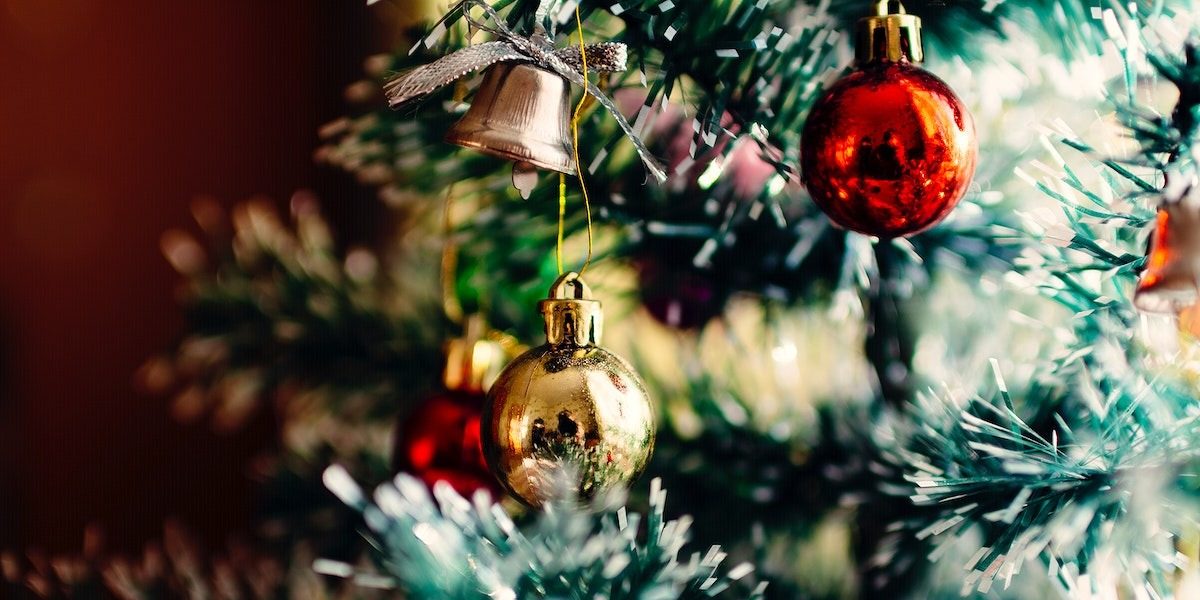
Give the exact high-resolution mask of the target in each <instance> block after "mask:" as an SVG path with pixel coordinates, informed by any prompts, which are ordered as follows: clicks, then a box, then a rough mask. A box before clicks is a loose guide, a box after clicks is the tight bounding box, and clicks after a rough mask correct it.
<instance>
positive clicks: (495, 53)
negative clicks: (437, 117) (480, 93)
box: [383, 0, 667, 182]
mask: <svg viewBox="0 0 1200 600" xmlns="http://www.w3.org/2000/svg"><path fill="white" fill-rule="evenodd" d="M472 7H479V8H482V9H483V11H484V13H485V14H486V16H487V17H488V19H487V22H481V21H477V20H475V19H474V18H473V17H472V16H471V14H470V12H469V9H470V8H472ZM457 10H462V11H463V15H464V16H465V17H466V19H467V21H468V22H469V23H470V24H471V26H473V27H475V28H478V29H482V30H484V31H487V32H489V33H491V34H492V35H494V36H496V37H497V38H499V39H497V40H495V41H491V42H484V43H482V44H475V45H473V46H469V47H467V48H463V49H462V50H458V51H456V52H453V53H451V54H447V55H446V56H443V57H442V58H439V59H437V60H435V61H433V62H432V63H429V64H427V65H422V66H420V67H416V68H415V69H412V70H410V71H407V72H404V73H401V74H399V75H397V76H396V77H395V78H393V79H391V80H390V81H388V82H387V83H386V84H385V85H384V88H383V90H384V93H385V94H386V95H387V99H388V105H389V106H391V107H392V108H398V107H400V106H402V105H403V104H405V103H407V102H410V101H412V100H416V99H419V98H421V97H423V96H426V95H428V94H430V93H431V92H433V91H435V90H437V89H439V88H442V87H444V86H446V85H449V84H451V83H453V82H454V81H456V80H458V79H459V78H460V77H463V76H465V75H467V74H468V73H472V72H474V71H478V70H480V69H483V68H486V67H490V66H491V65H494V64H496V63H498V62H504V61H522V62H529V63H533V64H534V65H537V66H539V67H542V68H544V69H549V70H551V71H554V72H555V73H558V74H559V75H561V76H562V77H563V78H565V79H566V80H567V81H570V82H571V83H574V84H575V85H578V86H582V87H584V88H585V89H586V90H587V92H588V94H590V95H592V96H593V97H594V98H596V101H597V102H599V103H600V104H601V105H602V106H603V107H604V108H605V109H607V110H608V112H609V114H611V115H612V116H613V118H614V119H616V121H617V125H619V126H620V127H621V131H623V132H624V133H625V137H627V138H629V140H630V141H631V142H633V145H634V147H635V148H636V149H637V153H638V156H640V157H641V159H642V163H643V164H645V165H646V169H647V170H648V171H650V173H651V174H652V175H654V177H655V178H656V179H658V181H659V182H662V181H665V180H666V178H667V173H666V170H665V169H664V168H663V166H662V164H660V163H659V162H658V159H656V158H654V156H653V155H651V154H650V150H649V149H648V148H646V144H645V143H644V142H642V139H641V138H640V137H638V135H637V133H635V132H634V131H633V127H632V126H630V124H629V121H627V120H626V119H625V115H623V114H621V111H620V110H619V109H618V108H617V105H616V103H615V102H613V101H612V99H611V98H609V97H608V95H607V94H605V93H604V92H602V91H601V90H600V88H598V87H596V85H595V84H593V83H592V82H590V81H588V80H587V79H586V78H584V76H583V73H582V71H583V68H582V60H581V58H582V57H581V56H580V50H579V47H578V46H570V47H566V48H561V49H557V50H556V49H555V48H554V47H553V46H552V45H551V44H550V40H549V39H548V38H547V37H546V35H545V33H544V31H542V29H541V27H540V26H539V27H538V31H536V32H535V33H534V34H533V35H532V36H530V37H525V36H522V35H520V34H518V33H516V32H514V31H513V30H512V29H510V28H509V27H508V25H507V24H506V23H505V22H504V21H503V20H502V19H501V18H500V17H499V15H497V14H496V11H495V10H493V9H492V7H491V6H488V5H487V4H486V3H484V2H483V1H482V0H463V1H462V2H460V3H459V4H458V5H457V6H455V7H454V8H453V9H451V11H450V13H449V14H453V13H454V12H455V11H457ZM539 12H541V11H540V10H539ZM539 22H540V21H539ZM584 52H585V53H586V57H587V66H588V71H597V72H602V73H603V72H609V73H612V72H619V71H624V70H625V68H626V67H625V59H626V52H625V44H622V43H619V42H603V43H599V44H589V45H587V46H585V47H584Z"/></svg>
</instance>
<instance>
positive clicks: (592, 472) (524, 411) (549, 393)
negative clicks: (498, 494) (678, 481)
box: [481, 273, 654, 507]
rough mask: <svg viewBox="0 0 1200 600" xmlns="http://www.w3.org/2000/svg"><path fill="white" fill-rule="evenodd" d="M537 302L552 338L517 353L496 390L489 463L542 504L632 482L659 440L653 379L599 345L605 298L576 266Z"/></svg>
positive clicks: (518, 493) (511, 486)
mask: <svg viewBox="0 0 1200 600" xmlns="http://www.w3.org/2000/svg"><path fill="white" fill-rule="evenodd" d="M538 309H539V310H540V311H541V312H542V315H543V316H544V317H545V320H546V340H547V343H546V344H544V345H542V346H538V347H537V348H534V349H532V350H530V351H528V352H526V353H525V354H523V355H521V356H519V357H517V359H516V360H514V361H513V362H512V363H510V364H509V365H508V367H506V368H505V369H504V371H503V372H502V373H501V374H500V377H499V379H497V380H496V382H495V384H493V385H492V388H491V390H490V391H489V392H488V396H487V404H486V405H485V407H484V412H483V425H482V432H481V434H482V438H483V454H484V457H485V458H486V460H487V463H488V466H489V467H490V468H491V470H492V473H493V474H495V475H496V477H497V479H499V480H500V483H501V485H503V486H504V488H505V489H506V490H508V491H509V493H511V494H512V495H513V496H515V497H516V498H517V499H519V500H521V501H522V502H524V503H525V504H528V505H530V506H534V507H538V506H541V505H543V504H544V503H546V502H547V501H549V500H552V499H555V498H557V497H558V496H559V495H560V494H562V493H563V492H568V493H575V494H577V495H579V496H580V497H582V498H589V497H592V496H595V495H597V494H602V493H604V492H606V491H608V490H611V489H614V488H621V487H625V486H627V485H628V484H629V483H630V482H632V481H633V480H634V479H636V478H637V477H638V475H640V474H641V473H642V471H643V470H644V469H645V467H646V463H647V462H648V461H649V459H650V453H651V451H652V450H653V448H654V410H653V407H652V405H651V403H650V397H649V395H648V394H647V393H646V388H645V385H644V384H643V383H642V380H641V378H640V377H639V376H638V374H637V373H636V372H635V371H634V370H633V368H632V367H630V366H629V363H627V362H625V361H624V360H622V359H621V358H620V357H618V356H617V355H615V354H613V353H612V352H609V351H608V350H606V349H604V348H603V347H600V346H599V345H598V344H599V341H600V329H601V324H602V323H601V321H602V315H601V313H600V303H599V302H597V301H595V300H592V299H591V292H590V290H589V289H588V287H587V285H585V284H584V283H583V282H582V281H581V280H580V279H579V277H578V275H577V274H575V273H567V274H565V275H563V276H562V277H559V279H558V281H556V282H555V283H554V286H553V287H552V288H551V290H550V298H549V299H548V300H543V301H542V302H540V303H539V304H538ZM564 481H566V482H569V483H570V485H569V486H566V487H567V488H568V489H563V486H562V483H563V482H564ZM571 487H573V488H574V489H569V488H571Z"/></svg>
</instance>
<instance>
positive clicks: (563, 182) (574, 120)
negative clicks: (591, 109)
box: [554, 5, 592, 275]
mask: <svg viewBox="0 0 1200 600" xmlns="http://www.w3.org/2000/svg"><path fill="white" fill-rule="evenodd" d="M575 28H576V30H578V31H579V60H580V62H581V65H582V68H581V69H580V71H581V72H582V73H583V80H584V86H583V96H582V97H580V98H579V104H576V105H575V113H574V114H573V115H571V150H572V152H574V154H575V175H576V176H577V177H579V190H580V191H581V192H582V193H583V209H584V214H585V216H586V218H587V258H585V259H584V261H583V266H582V267H581V268H580V269H579V274H580V275H583V274H584V273H585V272H586V271H587V268H588V265H591V264H592V204H591V201H590V199H589V198H588V192H587V183H585V182H584V180H583V163H581V162H579V116H580V115H581V114H582V113H583V108H584V106H585V105H586V104H587V99H588V89H587V77H588V66H587V50H586V47H585V44H584V40H583V18H582V17H580V16H579V6H578V5H576V6H575ZM566 215H567V176H566V175H565V174H563V173H559V174H558V244H557V245H556V246H555V248H554V256H555V259H556V260H557V262H558V274H559V275H562V274H563V260H562V248H563V226H564V221H565V220H566Z"/></svg>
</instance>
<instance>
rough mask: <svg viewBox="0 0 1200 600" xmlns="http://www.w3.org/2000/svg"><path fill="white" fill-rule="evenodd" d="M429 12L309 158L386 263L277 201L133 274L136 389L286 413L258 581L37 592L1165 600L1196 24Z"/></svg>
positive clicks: (199, 578)
mask: <svg viewBox="0 0 1200 600" xmlns="http://www.w3.org/2000/svg"><path fill="white" fill-rule="evenodd" d="M411 10H412V11H414V12H416V11H417V10H418V9H417V8H416V7H413V8H412V9H411ZM436 12H437V13H438V14H436V15H431V16H432V17H433V19H432V20H431V21H430V22H425V23H421V24H419V25H416V26H414V29H413V30H412V32H411V36H410V38H411V40H412V44H411V46H410V47H404V48H400V49H397V51H396V52H395V53H393V54H388V55H380V56H372V57H369V58H367V59H366V61H365V71H366V73H365V78H364V80H363V81H362V82H360V83H357V84H355V85H354V86H353V87H352V88H351V92H352V93H349V94H348V97H350V98H351V99H352V100H353V103H352V105H351V106H349V107H348V109H347V110H348V115H347V116H346V117H344V118H342V119H339V120H337V121H335V122H333V123H330V124H329V125H327V126H326V127H325V128H323V130H322V131H321V136H322V139H323V140H324V141H323V145H322V146H321V147H320V148H318V149H316V157H317V160H319V161H321V162H323V163H327V164H329V165H330V166H331V168H339V169H344V170H347V171H349V172H351V173H354V174H355V175H357V177H358V179H359V181H360V182H361V183H362V184H363V185H366V186H371V187H373V188H376V189H378V196H379V200H380V202H382V203H385V204H386V205H387V206H389V207H390V208H391V209H392V213H393V214H394V218H395V223H396V233H395V235H394V237H393V239H391V240H390V241H389V242H388V243H386V244H383V245H381V246H380V247H377V248H353V249H350V250H347V251H342V250H340V249H339V246H338V245H337V244H336V243H335V242H334V240H335V238H336V234H335V233H334V232H332V231H330V228H329V227H328V226H327V225H326V223H325V221H324V220H323V219H322V217H321V215H320V208H319V205H318V202H317V200H316V199H314V198H312V197H310V196H307V195H304V194H298V195H297V196H296V197H294V198H293V199H292V201H291V204H290V206H291V214H290V215H288V216H286V217H284V216H280V215H278V214H277V213H276V212H275V211H274V210H273V209H271V208H270V207H268V206H267V205H264V204H257V203H249V204H245V205H242V206H240V207H238V208H237V209H236V210H235V211H233V212H232V214H231V215H225V214H223V213H222V212H221V211H220V210H219V209H215V208H213V206H211V205H208V204H198V205H196V206H195V207H194V213H195V215H196V220H197V222H198V224H199V226H200V228H201V229H202V230H203V232H204V234H203V235H202V236H199V237H198V238H197V237H192V236H190V235H186V234H182V233H179V232H172V233H170V234H168V235H166V236H164V238H163V250H164V254H165V255H166V257H167V259H168V260H169V261H170V262H171V264H172V265H174V266H175V267H176V269H177V270H179V272H180V273H181V274H182V275H183V276H184V277H185V279H186V285H187V294H186V297H185V300H184V307H183V308H184V311H185V314H186V316H187V322H188V334H187V336H186V337H185V338H184V339H183V341H182V342H181V343H180V345H179V346H178V347H177V348H175V349H174V351H173V352H171V353H169V354H168V355H164V356H162V357H158V358H155V359H152V360H151V361H149V362H148V363H147V365H146V367H145V368H144V369H143V372H142V374H141V375H142V377H143V378H144V379H146V380H147V381H148V382H150V383H157V384H160V385H158V387H160V388H168V387H172V386H174V387H172V389H174V395H173V401H174V402H175V407H176V409H177V410H178V411H179V412H181V413H183V414H195V413H199V412H203V411H206V410H207V411H212V412H213V414H214V415H215V418H216V419H218V420H219V422H220V423H221V424H222V425H223V426H231V425H236V423H237V422H238V420H239V418H240V417H241V416H242V415H244V414H246V413H247V412H249V411H252V410H256V409H261V410H274V411H277V412H278V413H279V415H280V420H281V422H282V436H283V444H282V445H283V449H282V451H281V453H280V456H278V457H276V459H275V460H273V461H271V462H270V463H269V464H267V466H265V467H263V469H262V475H263V478H264V486H265V489H266V490H267V494H268V497H269V498H271V499H273V500H274V502H273V503H272V504H273V506H274V507H275V508H277V510H275V511H274V512H273V513H272V514H270V515H268V520H267V526H266V527H264V530H263V531H265V532H270V535H269V536H263V539H260V540H258V541H257V544H256V545H255V550H254V553H256V554H257V555H259V556H262V557H263V558H260V559H254V560H250V559H239V558H238V556H241V554H239V552H241V553H249V552H250V551H249V550H241V549H238V550H236V551H233V550H231V552H230V557H224V556H222V557H214V558H208V559H200V558H196V557H194V556H192V555H193V553H192V552H191V551H189V550H188V549H187V545H186V543H184V542H182V541H179V540H176V541H174V542H170V541H168V543H167V544H166V545H165V547H166V548H167V550H168V551H169V552H168V554H169V555H170V558H169V559H163V558H161V557H160V558H158V559H155V560H157V562H156V563H155V564H158V565H159V566H158V568H157V570H155V569H152V568H148V567H144V568H133V567H130V566H129V565H128V564H124V563H114V564H110V565H108V566H107V567H106V568H104V569H102V570H103V572H102V573H98V574H97V573H91V572H90V571H88V569H87V564H89V563H88V562H87V561H86V560H85V561H79V564H76V563H71V564H72V565H74V566H73V567H72V568H70V569H66V568H58V569H54V568H46V569H42V570H41V571H37V572H35V579H36V578H41V579H38V580H39V581H41V580H44V579H50V578H55V579H56V580H57V581H59V587H63V588H69V589H72V590H76V591H79V592H80V593H88V591H89V590H94V589H100V588H105V589H110V590H117V593H121V594H126V595H129V596H131V597H141V596H139V595H141V594H153V593H156V591H157V592H161V590H166V589H172V590H179V589H185V588H186V589H191V590H193V591H194V592H195V593H199V594H205V593H211V594H226V595H232V594H231V593H229V592H227V591H221V590H243V592H242V593H244V594H248V595H261V596H266V595H272V594H286V593H291V594H293V595H297V594H298V595H301V596H305V597H307V596H317V595H320V594H331V595H332V594H343V595H348V596H350V597H359V596H362V597H375V596H377V595H381V596H388V595H394V596H396V597H404V598H477V597H495V598H674V597H687V598H692V597H695V598H703V597H731V598H732V597H748V598H848V597H862V598H893V597H914V598H930V597H943V596H944V597H957V596H959V595H963V596H972V595H986V596H993V597H1013V598H1031V597H1039V598H1041V597H1055V596H1062V597H1100V598H1128V597H1136V598H1168V597H1178V598H1192V597H1196V596H1197V595H1200V565H1198V563H1197V561H1200V525H1198V524H1197V522H1198V520H1200V519H1198V518H1200V490H1198V488H1197V484H1196V479H1195V477H1196V475H1197V474H1200V473H1198V471H1197V468H1198V467H1200V422H1198V421H1197V416H1198V415H1200V411H1198V410H1197V408H1198V407H1200V404H1198V403H1197V398H1198V397H1200V396H1198V395H1197V392H1196V389H1197V385H1198V384H1200V368H1198V367H1197V366H1196V365H1197V364H1200V363H1197V362H1196V357H1197V356H1200V345H1197V343H1196V336H1197V335H1200V320H1198V318H1197V314H1200V313H1197V312H1196V311H1197V307H1198V306H1200V305H1198V304H1197V303H1196V302H1197V300H1200V293H1198V290H1200V279H1198V273H1200V271H1198V270H1200V263H1198V262H1197V261H1198V260H1200V164H1198V161H1197V158H1198V157H1200V155H1198V154H1197V149H1198V148H1200V146H1198V145H1197V141H1200V5H1198V4H1197V3H1195V2H1191V1H1188V0H1179V1H1176V2H1164V1H1154V2H1150V1H1144V2H1128V3H1115V2H1108V1H1107V0H1096V1H1094V2H1073V1H1070V0H1000V1H993V0H989V1H986V2H984V1H975V0H949V1H944V2H937V1H932V0H931V1H928V2H925V1H910V2H906V3H904V4H903V5H901V3H899V2H895V1H892V2H888V1H883V2H877V3H876V2H865V1H864V2H839V3H834V2H828V1H816V0H813V1H807V0H806V1H804V2H796V3H792V2H782V1H778V0H760V1H757V2H724V1H715V2H714V1H700V0H665V1H661V0H659V1H655V2H644V1H640V0H623V1H618V2H615V3H595V2H585V1H560V0H542V1H541V2H534V1H531V0H497V1H496V2H492V3H485V2H483V1H482V0H465V1H463V2H460V3H458V4H454V5H452V6H449V7H442V8H441V9H440V10H437V11H436ZM444 139H445V140H449V141H450V142H453V143H446V141H444ZM464 147H465V148H464ZM324 201H325V202H326V203H333V202H336V201H337V199H336V198H328V199H325V200H324ZM584 280H586V284H584V283H583V281H584ZM547 290H549V292H547ZM597 300H599V301H602V304H603V307H602V308H601V307H600V305H599V304H597V302H596V301H597ZM602 317H603V319H602ZM601 325H603V329H602V328H601ZM602 330H603V336H601V335H600V334H601V331H602ZM547 340H548V341H547ZM530 347H533V350H529V348H530ZM167 382H170V383H171V385H170V386H168V385H167ZM643 471H644V474H642V472H643ZM639 474H641V475H640V477H639V476H638V475H639ZM330 492H331V493H330ZM668 492H669V493H668ZM142 562H143V563H146V564H149V563H151V562H154V560H151V558H146V559H144V560H143V561H142ZM164 565H165V566H164ZM9 570H11V571H12V572H14V573H16V572H18V571H21V569H19V568H18V567H16V566H12V568H11V569H9ZM35 571H36V569H35ZM63 573H71V575H70V576H67V575H64V574H63ZM22 576H23V575H22ZM331 576H332V577H331ZM181 581H187V582H191V584H189V585H190V587H189V586H184V585H181V584H180V583H179V582H181ZM164 582H166V583H164ZM222 586H224V587H222ZM334 590H337V591H334Z"/></svg>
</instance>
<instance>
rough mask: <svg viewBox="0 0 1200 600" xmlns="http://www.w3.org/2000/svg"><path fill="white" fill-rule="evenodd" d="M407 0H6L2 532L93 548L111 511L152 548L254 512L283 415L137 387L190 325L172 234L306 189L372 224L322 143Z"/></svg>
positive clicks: (0, 102)
mask: <svg viewBox="0 0 1200 600" xmlns="http://www.w3.org/2000/svg"><path fill="white" fill-rule="evenodd" d="M397 11H398V9H397V8H396V7H395V6H386V5H385V6H376V7H372V8H368V7H366V6H365V2H364V1H363V0H205V1H203V2H178V1H173V0H110V1H102V0H53V1H48V0H0V549H2V548H28V547H37V548H42V549H45V550H49V551H52V552H64V551H78V550H79V549H80V546H81V543H82V532H83V530H84V527H85V526H86V525H88V524H99V525H101V526H102V527H103V528H104V530H105V531H106V532H107V538H108V546H109V548H110V549H112V550H118V551H130V550H136V549H138V548H140V546H141V544H142V543H143V542H144V541H145V540H147V539H149V538H153V537H155V536H157V535H159V534H160V532H161V527H162V522H163V519H164V518H165V517H170V516H174V517H179V518H180V519H181V520H182V521H183V522H184V523H185V524H186V525H187V526H188V527H189V528H191V529H192V530H193V532H195V533H197V534H198V535H199V536H200V537H201V539H207V540H210V541H213V542H219V541H221V540H222V539H223V537H224V536H226V535H227V534H228V532H230V531H233V530H237V529H242V528H244V527H245V526H246V525H247V519H248V517H249V515H250V513H251V512H252V510H253V507H254V503H255V486H254V484H253V482H252V481H250V480H249V478H248V477H247V472H248V469H247V464H246V463H247V460H248V459H249V458H250V457H251V456H253V455H254V454H255V453H256V452H259V451H262V450H263V449H266V448H269V447H270V446H271V445H272V444H273V443H274V442H273V437H274V425H273V423H272V418H271V416H270V415H269V414H264V415H262V416H260V418H258V420H257V422H256V423H254V424H252V425H250V426H249V427H248V428H247V429H244V430H242V431H240V432H237V433H233V434H225V435H220V434H216V433H213V432H212V430H211V428H210V427H209V426H208V424H206V423H197V424H193V425H183V424H179V423H174V422H172V421H171V419H170V417H169V416H168V402H167V399H165V398H157V397H151V396H146V395H143V394H139V393H137V392H135V391H134V386H133V384H132V375H133V373H134V371H135V370H136V368H137V367H138V366H139V365H140V364H141V363H142V361H143V360H145V359H146V358H147V357H149V356H151V355H152V354H155V353H156V352H159V351H161V350H164V349H167V348H169V346H170V345H171V343H172V342H173V341H174V340H175V339H176V338H177V336H178V334H179V333H180V330H181V327H182V321H181V318H180V315H179V312H178V310H177V307H176V304H175V301H174V298H173V288H174V287H175V285H176V283H177V281H178V277H177V276H176V275H175V273H174V272H173V271H172V270H171V269H170V267H169V266H168V265H167V263H166V262H165V260H164V259H163V258H162V256H161V254H160V251H159V237H160V235H161V234H162V232H163V231H164V230H166V229H168V228H172V227H189V226H191V227H193V228H194V225H193V224H192V222H191V217H190V213H189V209H188V205H189V203H190V201H191V200H192V198H193V197H194V196H196V195H197V194H201V193H203V194H211V195H213V196H215V197H217V198H218V199H220V200H221V201H222V202H223V203H224V204H225V205H226V206H229V205H231V204H233V203H234V202H237V201H240V200H244V199H246V198H247V197H249V196H251V195H254V194H260V193H261V194H267V195H270V196H272V197H273V198H275V199H277V200H278V201H279V202H280V203H281V205H282V204H283V203H284V202H285V201H286V199H287V198H288V196H289V195H290V194H291V192H292V191H293V190H295V189H297V188H308V189H314V190H316V191H317V192H319V193H320V194H321V195H322V197H323V200H324V205H325V208H326V212H327V213H328V214H330V215H331V217H332V220H333V221H334V224H335V226H336V227H337V229H338V231H340V232H341V233H342V235H343V239H342V241H349V240H350V239H356V238H363V237H364V236H366V237H369V236H370V235H372V231H371V229H370V226H369V225H368V224H370V223H373V222H378V221H379V219H378V217H379V210H380V209H379V207H378V203H377V202H375V201H374V199H373V195H372V193H371V192H369V191H367V190H363V189H359V188H357V187H356V186H355V185H354V184H353V183H352V181H351V180H350V178H348V177H346V176H345V175H342V174H339V173H336V172H333V171H332V170H330V169H329V168H326V167H317V166H315V165H314V164H313V162H312V160H311V156H312V152H313V150H314V148H315V146H316V143H317V137H316V133H315V132H316V130H317V128H318V127H319V126H320V125H321V124H323V123H325V122H327V121H329V120H332V119H333V118H335V117H337V116H339V115H341V114H344V113H345V109H346V106H345V103H344V101H343V99H342V88H343V87H344V86H345V85H346V84H348V83H350V82H352V81H354V80H356V79H358V78H359V76H360V73H361V64H362V59H363V58H364V57H365V56H366V55H367V54H369V53H370V52H371V51H373V50H374V51H378V50H382V49H386V47H387V46H388V45H389V42H388V40H390V39H391V37H393V36H394V32H395V25H394V24H393V23H388V21H389V20H394V18H395V16H396V15H397V14H398V12H397Z"/></svg>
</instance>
